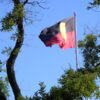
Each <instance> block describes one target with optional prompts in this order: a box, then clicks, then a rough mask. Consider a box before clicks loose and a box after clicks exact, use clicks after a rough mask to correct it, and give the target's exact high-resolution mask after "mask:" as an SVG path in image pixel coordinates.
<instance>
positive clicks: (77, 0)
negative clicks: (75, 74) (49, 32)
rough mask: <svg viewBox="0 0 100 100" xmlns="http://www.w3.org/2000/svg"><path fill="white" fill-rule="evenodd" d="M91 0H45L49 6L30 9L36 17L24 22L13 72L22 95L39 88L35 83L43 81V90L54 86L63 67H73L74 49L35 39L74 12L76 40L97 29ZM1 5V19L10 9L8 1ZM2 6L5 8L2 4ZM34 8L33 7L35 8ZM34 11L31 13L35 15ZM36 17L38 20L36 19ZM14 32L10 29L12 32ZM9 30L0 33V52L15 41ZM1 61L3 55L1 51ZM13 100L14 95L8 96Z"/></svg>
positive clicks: (98, 23) (98, 18)
mask: <svg viewBox="0 0 100 100" xmlns="http://www.w3.org/2000/svg"><path fill="white" fill-rule="evenodd" d="M89 1H90V0H47V3H46V5H45V7H46V8H48V9H45V10H44V9H40V8H38V7H36V8H33V9H32V7H31V8H30V9H31V10H32V11H33V12H34V13H35V12H38V14H37V17H33V20H35V21H34V22H33V24H29V25H28V24H25V26H24V28H25V41H24V44H23V47H22V49H21V53H20V54H19V56H18V58H17V60H16V63H15V72H16V79H17V81H18V84H19V87H20V88H21V90H22V94H23V95H24V96H26V95H27V96H33V93H34V91H36V90H38V89H39V86H38V83H39V82H41V81H44V83H45V84H46V86H47V87H46V90H47V91H49V89H50V87H51V86H54V85H57V84H58V83H57V80H58V79H59V78H60V76H61V75H62V74H63V73H64V70H65V69H69V68H70V67H71V68H73V69H74V70H76V68H75V66H76V65H75V49H74V48H73V49H68V50H61V49H60V48H59V47H58V46H57V45H54V46H53V47H52V48H50V47H45V45H44V44H43V43H42V42H41V40H40V39H39V38H38V35H39V34H40V32H41V30H43V29H44V28H45V27H48V26H51V25H53V24H55V23H57V22H58V21H60V20H62V19H64V18H67V17H71V16H73V12H76V18H77V21H76V22H77V35H78V36H77V40H80V39H82V38H84V35H83V34H84V33H85V32H87V31H89V32H91V31H94V28H95V27H96V26H97V27H96V29H97V30H98V27H99V26H100V13H98V12H94V11H93V10H87V9H86V7H87V6H88V2H89ZM5 4H6V3H2V4H0V9H1V11H0V18H2V16H4V15H5V14H6V12H8V11H9V10H10V9H11V4H10V3H9V4H7V5H6V6H5ZM4 6H5V7H4ZM34 9H35V10H34ZM34 13H33V14H34ZM37 19H38V20H37ZM12 33H13V32H12ZM12 33H11V32H10V33H8V32H2V33H1V32H0V34H1V35H0V47H1V48H0V52H1V51H2V49H3V48H4V46H13V45H14V43H15V42H14V41H12V40H9V37H10V35H11V34H12ZM78 57H79V67H82V57H81V54H80V51H79V54H78ZM0 58H1V59H2V60H5V59H7V57H6V56H4V55H3V56H2V55H1V54H0ZM9 99H10V100H13V95H12V92H11V96H10V98H9Z"/></svg>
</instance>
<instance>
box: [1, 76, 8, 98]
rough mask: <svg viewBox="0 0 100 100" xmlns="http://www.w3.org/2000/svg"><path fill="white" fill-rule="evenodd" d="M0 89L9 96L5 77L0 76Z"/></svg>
mask: <svg viewBox="0 0 100 100" xmlns="http://www.w3.org/2000/svg"><path fill="white" fill-rule="evenodd" d="M0 91H2V92H3V93H4V94H5V95H6V96H9V93H8V92H9V91H8V80H7V78H2V77H0Z"/></svg>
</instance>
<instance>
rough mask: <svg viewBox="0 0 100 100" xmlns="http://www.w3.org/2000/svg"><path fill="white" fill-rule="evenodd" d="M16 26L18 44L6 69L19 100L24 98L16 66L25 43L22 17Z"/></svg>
mask: <svg viewBox="0 0 100 100" xmlns="http://www.w3.org/2000/svg"><path fill="white" fill-rule="evenodd" d="M13 2H14V5H17V4H20V0H13ZM16 25H17V30H18V37H17V41H16V44H15V46H14V48H13V50H12V52H11V54H10V56H9V58H8V60H7V63H6V68H7V76H8V80H9V83H10V85H11V88H12V90H13V93H14V96H15V100H18V98H19V96H22V95H21V91H20V88H19V86H18V84H17V81H16V76H15V71H14V64H15V61H16V58H17V56H18V54H19V51H20V49H21V47H22V44H23V41H24V28H23V18H22V17H19V18H18V20H17V23H16Z"/></svg>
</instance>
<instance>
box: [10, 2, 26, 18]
mask: <svg viewBox="0 0 100 100" xmlns="http://www.w3.org/2000/svg"><path fill="white" fill-rule="evenodd" d="M23 9H24V7H23V5H22V4H17V5H16V6H15V7H14V9H13V12H12V14H13V17H14V18H16V19H18V18H23V17H24V12H23Z"/></svg>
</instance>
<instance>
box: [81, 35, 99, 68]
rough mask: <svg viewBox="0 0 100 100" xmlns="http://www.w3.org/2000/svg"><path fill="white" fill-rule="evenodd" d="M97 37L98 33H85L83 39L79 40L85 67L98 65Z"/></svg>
mask: <svg viewBox="0 0 100 100" xmlns="http://www.w3.org/2000/svg"><path fill="white" fill-rule="evenodd" d="M99 38H100V37H99V35H93V34H87V35H86V37H85V38H84V39H83V40H81V41H79V48H80V49H81V52H82V55H83V59H84V67H85V68H88V69H90V68H92V67H100V55H99V53H100V44H99Z"/></svg>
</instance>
